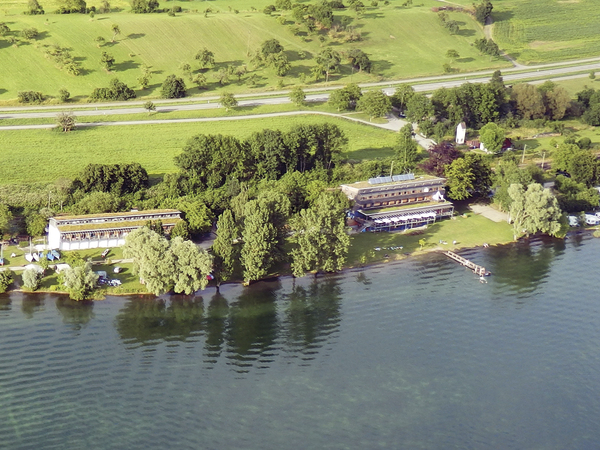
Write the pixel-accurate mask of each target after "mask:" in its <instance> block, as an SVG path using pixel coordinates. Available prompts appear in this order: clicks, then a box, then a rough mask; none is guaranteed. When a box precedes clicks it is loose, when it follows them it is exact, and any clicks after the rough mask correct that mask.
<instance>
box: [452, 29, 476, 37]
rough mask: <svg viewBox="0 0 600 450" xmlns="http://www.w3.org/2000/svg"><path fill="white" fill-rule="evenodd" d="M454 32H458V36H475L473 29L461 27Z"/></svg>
mask: <svg viewBox="0 0 600 450" xmlns="http://www.w3.org/2000/svg"><path fill="white" fill-rule="evenodd" d="M456 34H458V35H459V36H475V30H468V29H462V30H459V31H458V33H456Z"/></svg>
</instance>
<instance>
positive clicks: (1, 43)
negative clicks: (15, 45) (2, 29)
mask: <svg viewBox="0 0 600 450" xmlns="http://www.w3.org/2000/svg"><path fill="white" fill-rule="evenodd" d="M10 46H11V44H10V42H8V41H7V40H4V39H0V50H2V49H3V48H8V47H10Z"/></svg>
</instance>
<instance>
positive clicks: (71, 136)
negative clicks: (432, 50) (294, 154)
mask: <svg viewBox="0 0 600 450" xmlns="http://www.w3.org/2000/svg"><path fill="white" fill-rule="evenodd" d="M323 121H324V119H323V118H322V117H319V116H294V117H291V118H289V117H287V118H286V117H281V118H268V119H249V120H243V121H226V122H209V123H173V124H164V125H132V126H115V127H90V128H81V129H78V130H77V131H74V132H71V133H61V132H57V131H54V130H15V131H2V132H0V141H1V142H2V165H0V184H11V183H31V182H41V181H45V182H48V183H51V182H53V181H54V180H56V179H58V178H61V177H66V178H72V177H75V176H76V175H77V174H78V173H79V171H80V170H81V169H83V168H84V167H85V166H86V165H87V164H90V163H98V164H118V163H131V162H139V163H140V164H141V165H142V166H143V167H144V168H145V169H146V170H147V171H148V173H149V174H150V176H151V177H153V178H157V177H160V176H162V175H163V174H165V173H169V172H173V171H175V166H174V164H173V157H174V156H175V155H177V154H178V153H180V152H181V149H182V148H183V146H184V145H185V143H186V141H187V140H188V139H189V138H191V137H192V136H194V135H197V134H201V133H205V134H208V133H211V134H217V133H222V134H230V135H234V136H237V137H239V138H245V137H247V136H249V135H250V134H252V133H253V132H255V131H258V130H262V129H263V128H269V129H278V130H282V131H285V130H288V129H290V128H291V127H292V126H294V125H296V124H302V123H304V124H312V123H323ZM326 121H327V122H329V123H333V124H336V125H338V126H339V127H340V128H341V129H342V130H343V131H344V132H345V134H346V136H347V137H348V141H349V143H348V151H347V153H346V154H345V156H346V157H348V158H352V159H366V158H369V159H370V158H377V157H383V156H391V155H392V154H393V146H394V144H395V139H396V135H395V133H393V132H391V131H387V130H383V129H380V128H375V127H371V126H369V125H363V124H359V123H355V122H350V121H347V120H344V119H335V118H328V119H327V120H326Z"/></svg>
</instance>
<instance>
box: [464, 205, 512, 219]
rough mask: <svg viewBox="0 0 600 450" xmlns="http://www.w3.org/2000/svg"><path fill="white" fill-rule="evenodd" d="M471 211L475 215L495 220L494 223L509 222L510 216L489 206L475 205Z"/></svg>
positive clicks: (470, 207)
mask: <svg viewBox="0 0 600 450" xmlns="http://www.w3.org/2000/svg"><path fill="white" fill-rule="evenodd" d="M469 209H470V210H471V211H473V212H474V213H475V214H480V215H482V216H483V217H485V218H487V219H490V220H493V221H494V222H508V214H506V213H503V212H502V211H498V210H497V209H494V208H492V207H491V206H488V205H482V204H473V205H471V206H469Z"/></svg>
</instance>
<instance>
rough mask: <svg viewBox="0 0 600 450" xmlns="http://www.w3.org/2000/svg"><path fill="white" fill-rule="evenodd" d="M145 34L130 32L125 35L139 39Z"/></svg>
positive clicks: (128, 37)
mask: <svg viewBox="0 0 600 450" xmlns="http://www.w3.org/2000/svg"><path fill="white" fill-rule="evenodd" d="M144 36H146V33H131V34H128V35H127V39H139V38H143V37H144Z"/></svg>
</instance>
